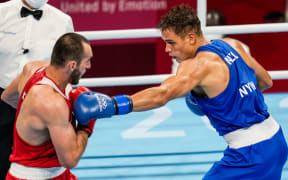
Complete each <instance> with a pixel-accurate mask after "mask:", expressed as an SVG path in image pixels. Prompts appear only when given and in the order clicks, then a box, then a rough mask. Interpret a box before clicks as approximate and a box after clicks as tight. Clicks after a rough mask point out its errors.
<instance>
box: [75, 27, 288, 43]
mask: <svg viewBox="0 0 288 180" xmlns="http://www.w3.org/2000/svg"><path fill="white" fill-rule="evenodd" d="M269 32H288V23H269V24H246V25H229V26H228V25H227V26H208V27H205V28H204V29H203V33H204V34H249V33H269ZM78 33H80V34H82V35H83V36H85V37H86V38H87V39H89V40H105V39H131V38H158V37H160V36H161V33H160V31H159V29H156V28H155V29H153V28H148V29H126V30H110V31H79V32H78Z"/></svg>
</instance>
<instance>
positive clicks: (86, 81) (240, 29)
mask: <svg viewBox="0 0 288 180" xmlns="http://www.w3.org/2000/svg"><path fill="white" fill-rule="evenodd" d="M206 7H207V1H206V0H197V12H198V14H197V15H198V17H199V19H200V21H201V27H202V30H203V33H204V35H205V34H248V33H271V32H274V33H275V32H288V23H267V24H246V25H226V26H213V27H211V26H210V27H207V26H206ZM78 33H80V34H82V35H84V36H85V37H86V38H87V39H89V40H109V39H130V38H159V37H161V33H160V31H159V29H156V28H147V29H127V30H108V31H80V32H78ZM269 74H270V75H271V77H272V79H274V80H281V79H288V71H286V70H283V71H269ZM169 76H171V74H163V75H144V76H143V75H141V76H122V77H102V78H82V79H81V80H80V82H79V84H78V86H87V87H104V86H124V85H125V86H127V85H146V84H159V83H161V82H163V80H165V79H166V78H168V77H169Z"/></svg>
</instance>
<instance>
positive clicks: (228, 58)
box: [224, 51, 239, 65]
mask: <svg viewBox="0 0 288 180" xmlns="http://www.w3.org/2000/svg"><path fill="white" fill-rule="evenodd" d="M238 58H239V57H238V56H236V55H235V54H234V53H233V52H232V51H230V52H229V53H228V54H227V56H225V57H224V60H225V61H226V62H227V63H228V64H229V65H231V64H232V63H233V62H234V61H236V60H237V59H238Z"/></svg>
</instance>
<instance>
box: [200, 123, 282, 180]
mask: <svg viewBox="0 0 288 180" xmlns="http://www.w3.org/2000/svg"><path fill="white" fill-rule="evenodd" d="M270 118H271V117H270ZM270 118H268V120H269V119H270ZM271 119H273V118H271ZM271 119H270V120H269V121H271ZM265 121H267V120H265ZM273 121H274V120H273ZM275 123H276V122H275ZM266 126H267V129H268V128H269V126H270V128H269V129H271V124H266ZM256 129H257V128H256ZM261 129H262V128H261ZM267 129H264V131H263V132H266V130H267ZM258 130H259V128H258ZM236 131H237V130H236ZM256 131H257V130H256ZM253 133H254V137H256V138H258V137H259V136H261V133H260V135H259V134H257V132H255V131H254V132H253ZM240 134H241V133H240ZM246 134H249V133H246V132H245V133H244V136H245V135H246ZM238 135H239V134H238ZM238 135H237V136H238ZM233 138H235V137H233ZM224 139H225V136H224ZM243 139H245V137H244V138H243ZM250 139H253V137H252V136H251V138H250ZM225 140H226V141H227V139H225ZM238 140H240V141H242V139H238ZM243 142H245V141H242V143H243ZM228 144H229V146H228V147H227V148H226V150H225V151H224V157H223V158H222V159H221V160H220V161H218V162H215V163H214V165H213V166H212V168H211V169H210V170H209V171H208V172H207V174H206V175H205V176H204V178H203V180H280V179H281V174H282V171H283V166H284V164H285V162H286V160H287V155H288V147H287V143H286V141H285V138H284V135H283V132H282V129H281V127H279V125H278V128H277V131H276V133H274V134H273V136H272V137H271V138H269V139H266V140H263V141H261V142H258V143H256V144H252V145H248V146H244V147H240V148H238V147H236V145H235V143H234V145H232V146H233V147H231V146H230V142H228ZM240 144H241V142H240ZM234 146H235V147H236V148H235V147H234Z"/></svg>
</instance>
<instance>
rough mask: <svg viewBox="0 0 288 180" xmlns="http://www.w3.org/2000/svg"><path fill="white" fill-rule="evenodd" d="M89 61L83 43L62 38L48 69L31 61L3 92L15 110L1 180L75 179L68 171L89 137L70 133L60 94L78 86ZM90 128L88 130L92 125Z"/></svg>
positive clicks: (68, 114)
mask: <svg viewBox="0 0 288 180" xmlns="http://www.w3.org/2000/svg"><path fill="white" fill-rule="evenodd" d="M91 57H92V49H91V46H90V44H89V42H88V40H87V39H86V38H84V37H83V36H81V35H79V34H76V33H67V34H65V35H63V36H62V37H60V38H59V39H58V41H57V42H56V44H55V46H54V49H53V52H52V57H51V62H50V64H49V62H43V61H41V62H40V61H39V62H38V61H36V62H31V63H29V64H27V65H25V67H24V69H23V72H22V73H20V74H19V76H18V77H17V78H16V79H15V80H14V81H13V82H12V83H11V84H10V86H9V87H8V88H7V89H6V90H5V91H4V92H3V94H2V96H1V98H2V99H3V100H4V101H5V102H7V103H8V104H10V105H12V106H14V107H17V114H16V120H15V125H14V142H13V147H12V154H11V155H10V161H11V162H12V163H11V166H10V169H9V172H8V174H7V176H6V180H12V179H13V180H14V179H17V180H19V179H21V180H22V179H35V178H37V179H53V180H64V179H69V180H74V179H77V178H76V176H75V175H73V174H72V173H71V172H70V170H69V169H71V168H73V167H74V166H76V165H77V163H78V161H79V159H80V157H81V155H82V153H83V152H84V150H85V148H86V145H87V140H88V136H89V135H90V134H89V133H87V131H84V130H83V129H81V128H78V129H77V130H76V128H75V127H73V125H72V123H71V111H72V110H71V104H70V102H69V97H68V96H67V95H66V94H67V92H65V89H66V87H67V85H69V84H70V83H71V84H77V83H78V81H79V79H80V77H81V76H82V75H83V74H84V73H85V72H86V69H90V67H91V62H90V60H91ZM19 97H20V100H19ZM18 100H19V102H18ZM90 126H91V127H90V128H91V129H92V130H93V127H94V123H93V125H91V124H90ZM91 133H92V131H91Z"/></svg>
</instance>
